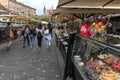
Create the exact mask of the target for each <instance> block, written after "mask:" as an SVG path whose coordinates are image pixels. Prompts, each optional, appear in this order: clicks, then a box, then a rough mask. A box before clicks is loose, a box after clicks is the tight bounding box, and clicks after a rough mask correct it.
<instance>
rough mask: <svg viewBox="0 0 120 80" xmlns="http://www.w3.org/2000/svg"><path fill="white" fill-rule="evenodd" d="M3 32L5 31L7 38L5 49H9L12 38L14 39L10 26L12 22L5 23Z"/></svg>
mask: <svg viewBox="0 0 120 80" xmlns="http://www.w3.org/2000/svg"><path fill="white" fill-rule="evenodd" d="M5 32H6V37H7V39H8V45H7V50H9V49H10V46H11V44H12V40H13V39H14V33H13V27H12V24H11V23H10V22H8V23H7V26H6V28H5Z"/></svg>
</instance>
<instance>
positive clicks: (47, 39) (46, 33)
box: [44, 26, 52, 48]
mask: <svg viewBox="0 0 120 80" xmlns="http://www.w3.org/2000/svg"><path fill="white" fill-rule="evenodd" d="M44 34H45V39H46V43H47V48H50V47H51V39H52V37H51V34H50V31H49V28H48V26H47V27H46V28H45V31H44Z"/></svg>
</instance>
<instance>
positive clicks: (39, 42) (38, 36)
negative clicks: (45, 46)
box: [36, 23, 44, 50]
mask: <svg viewBox="0 0 120 80" xmlns="http://www.w3.org/2000/svg"><path fill="white" fill-rule="evenodd" d="M36 32H37V41H38V47H39V50H41V46H42V39H43V32H44V31H43V29H42V24H41V23H40V24H39V25H38V28H37V29H36Z"/></svg>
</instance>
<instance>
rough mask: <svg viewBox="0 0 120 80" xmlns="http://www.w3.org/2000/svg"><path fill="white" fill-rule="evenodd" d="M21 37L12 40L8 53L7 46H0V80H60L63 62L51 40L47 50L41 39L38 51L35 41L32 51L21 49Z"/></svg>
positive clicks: (28, 48) (28, 47) (53, 41)
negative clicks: (40, 47)
mask: <svg viewBox="0 0 120 80" xmlns="http://www.w3.org/2000/svg"><path fill="white" fill-rule="evenodd" d="M22 43H23V39H22V37H21V38H19V39H17V40H14V42H13V44H12V46H11V49H10V51H7V50H6V48H5V47H6V46H7V44H6V43H5V44H3V45H0V80H62V79H63V73H64V61H63V59H62V56H61V53H60V51H59V49H58V47H57V46H56V44H55V40H54V37H53V39H52V46H51V48H49V49H48V48H47V46H46V40H45V39H44V38H43V42H42V49H41V50H40V51H39V50H38V46H37V40H35V46H34V48H33V49H31V48H30V46H26V47H25V48H23V47H22V46H23V45H22Z"/></svg>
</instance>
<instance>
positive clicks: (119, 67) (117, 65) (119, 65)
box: [112, 60, 120, 71]
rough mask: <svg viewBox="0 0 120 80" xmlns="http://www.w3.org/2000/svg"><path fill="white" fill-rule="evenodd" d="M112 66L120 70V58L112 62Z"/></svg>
mask: <svg viewBox="0 0 120 80" xmlns="http://www.w3.org/2000/svg"><path fill="white" fill-rule="evenodd" d="M112 67H113V68H115V69H117V70H119V71H120V60H118V61H117V62H114V63H112Z"/></svg>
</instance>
